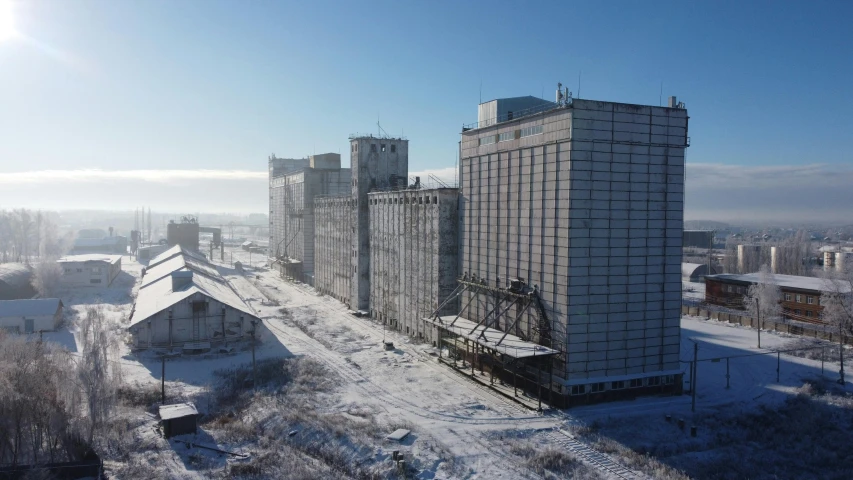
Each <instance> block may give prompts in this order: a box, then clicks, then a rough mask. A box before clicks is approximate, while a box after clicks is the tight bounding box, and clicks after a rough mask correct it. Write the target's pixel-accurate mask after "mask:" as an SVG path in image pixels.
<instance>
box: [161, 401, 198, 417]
mask: <svg viewBox="0 0 853 480" xmlns="http://www.w3.org/2000/svg"><path fill="white" fill-rule="evenodd" d="M191 415H198V410H196V408H195V405H193V404H192V403H177V404H175V405H160V419H161V420H172V419H175V418H182V417H189V416H191Z"/></svg>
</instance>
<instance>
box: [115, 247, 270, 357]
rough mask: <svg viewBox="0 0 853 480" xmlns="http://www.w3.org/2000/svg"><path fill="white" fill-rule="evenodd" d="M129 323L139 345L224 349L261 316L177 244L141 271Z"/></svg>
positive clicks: (135, 344)
mask: <svg viewBox="0 0 853 480" xmlns="http://www.w3.org/2000/svg"><path fill="white" fill-rule="evenodd" d="M130 320H131V325H130V327H128V330H129V331H130V335H131V344H132V345H133V347H134V348H137V349H151V348H158V349H164V350H168V351H182V352H184V351H202V352H203V351H210V350H212V349H214V348H219V349H220V350H222V349H227V348H229V346H230V345H231V344H233V343H235V342H238V341H240V340H243V339H245V338H246V337H247V336H248V335H250V334H251V333H252V332H253V331H254V325H256V324H259V323H260V319H259V318H258V317H257V315H256V314H255V313H254V311H253V310H252V309H251V308H250V307H249V306H248V305H246V303H245V302H243V300H242V299H241V298H240V296H239V295H237V293H236V292H235V291H234V290H232V289H231V287H230V286H229V285H228V282H226V281H225V279H223V278H222V277H221V275H220V274H219V272H218V271H217V270H216V267H214V266H213V265H212V264H211V263H209V262H208V261H207V260H206V259H205V258H204V256H203V255H202V254H200V253H198V252H195V251H192V250H190V249H186V248H184V247H181V246H180V245H177V246H175V247H173V248H171V249H169V250H168V251H166V252H164V253H163V254H161V255H159V256H158V257H157V258H155V259H153V260H152V261H151V262H150V263H149V265H148V266H147V267H146V268H145V270H144V271H143V276H142V282H141V284H140V287H139V294H138V295H137V298H136V303H134V305H133V311H132V312H131V315H130Z"/></svg>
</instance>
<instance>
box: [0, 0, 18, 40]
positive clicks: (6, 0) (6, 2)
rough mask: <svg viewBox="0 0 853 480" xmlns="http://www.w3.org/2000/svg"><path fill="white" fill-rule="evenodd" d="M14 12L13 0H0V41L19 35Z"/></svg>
mask: <svg viewBox="0 0 853 480" xmlns="http://www.w3.org/2000/svg"><path fill="white" fill-rule="evenodd" d="M12 13H13V12H12V0H0V42H3V41H6V40H9V39H11V38H13V37H14V36H15V35H17V32H16V31H15V18H14V17H13V15H12Z"/></svg>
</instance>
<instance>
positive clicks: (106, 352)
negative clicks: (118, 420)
mask: <svg viewBox="0 0 853 480" xmlns="http://www.w3.org/2000/svg"><path fill="white" fill-rule="evenodd" d="M79 328H80V333H79V339H80V343H81V346H82V358H81V359H80V361H79V362H78V368H77V378H78V381H79V382H80V384H81V386H82V389H83V394H84V399H85V404H86V410H87V422H88V423H87V425H86V439H87V441H88V443H89V444H90V445H91V444H92V441H93V439H94V436H95V432H96V431H98V429H100V428H101V427H102V426H103V425H104V424H105V423H106V421H107V420H108V419H109V416H110V413H111V412H112V411H113V409H114V407H115V404H116V392H117V389H118V386H119V384H120V383H121V368H120V366H119V364H118V362H117V361H115V359H116V357H117V351H118V345H119V339H118V335H117V334H116V332H115V329H113V328H111V326H110V325H109V323H108V322H107V320H106V316H105V313H104V309H103V308H102V307H92V308H89V309H88V310H87V311H86V316H85V317H84V318H82V319H81V321H80V325H79Z"/></svg>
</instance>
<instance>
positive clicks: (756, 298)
mask: <svg viewBox="0 0 853 480" xmlns="http://www.w3.org/2000/svg"><path fill="white" fill-rule="evenodd" d="M781 299H782V292H781V290H780V289H779V285H777V284H776V277H775V275H773V273H772V272H771V271H770V267H769V266H767V265H762V266H761V270H759V272H758V283H755V284H753V285H750V287H749V290H747V294H746V296H745V297H744V298H743V305H744V307H746V309H747V311H748V312H749V314H750V315H751V316H753V317H755V318H756V321H757V323H758V348H761V329H762V328H763V327H764V321H765V320H766V319H768V318H776V317H778V316H779V315H780V314H781V313H782V306H781V305H780V304H779V302H780V300H781Z"/></svg>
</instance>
